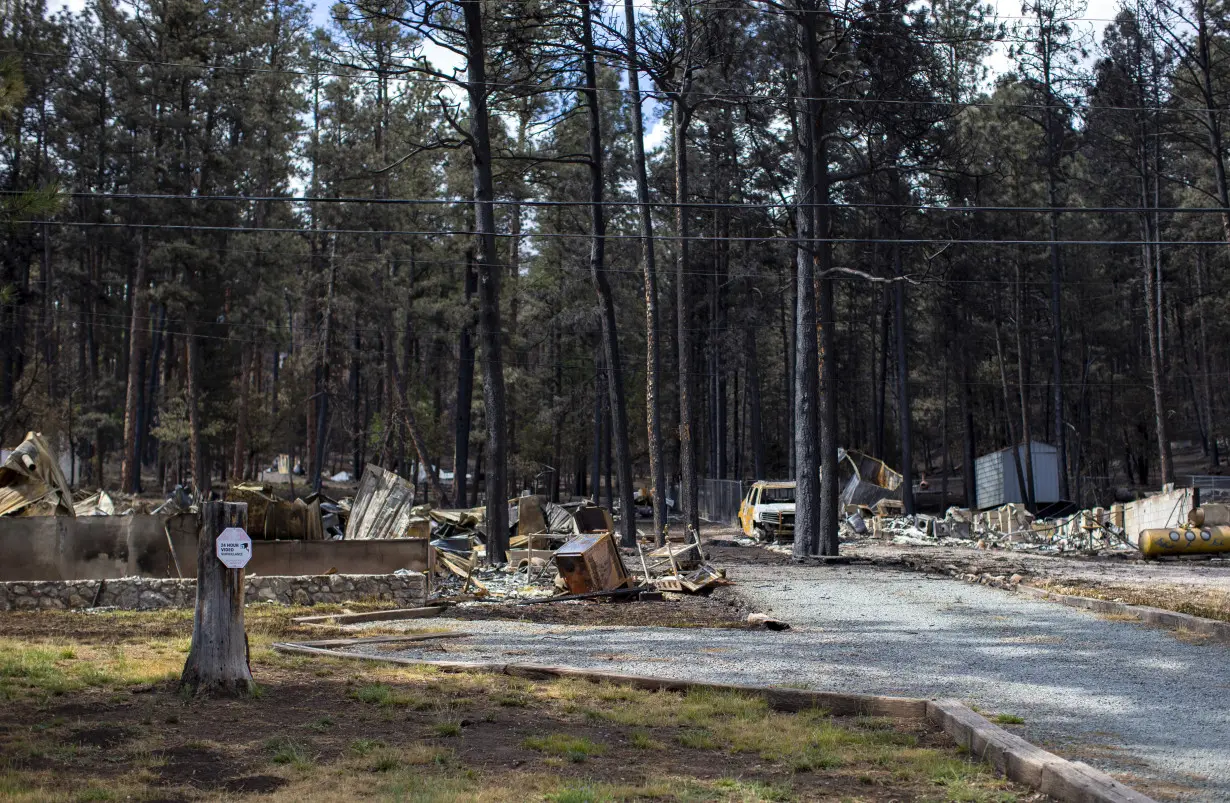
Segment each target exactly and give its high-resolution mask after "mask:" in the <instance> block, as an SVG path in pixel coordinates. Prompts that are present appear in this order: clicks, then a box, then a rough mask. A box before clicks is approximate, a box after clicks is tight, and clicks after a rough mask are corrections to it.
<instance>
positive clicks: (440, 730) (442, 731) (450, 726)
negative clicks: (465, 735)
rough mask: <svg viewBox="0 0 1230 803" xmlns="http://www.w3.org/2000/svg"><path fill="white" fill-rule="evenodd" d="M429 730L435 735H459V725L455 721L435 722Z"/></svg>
mask: <svg viewBox="0 0 1230 803" xmlns="http://www.w3.org/2000/svg"><path fill="white" fill-rule="evenodd" d="M431 730H432V732H433V733H435V734H436V735H437V736H444V737H449V738H451V737H456V736H460V735H461V725H460V724H459V723H456V722H437V723H436V724H435V725H433V726H432V728H431Z"/></svg>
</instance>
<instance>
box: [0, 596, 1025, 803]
mask: <svg viewBox="0 0 1230 803" xmlns="http://www.w3.org/2000/svg"><path fill="white" fill-rule="evenodd" d="M305 612H306V611H305V610H302V609H300V610H297V611H296V610H294V609H279V610H277V611H261V610H256V611H254V612H253V613H251V614H250V615H249V627H248V631H249V636H250V638H251V640H252V645H253V646H252V671H253V675H254V677H255V678H256V680H257V682H258V683H259V694H258V695H256V696H255V697H254V698H252V699H247V700H226V699H224V700H208V699H193V698H190V697H185V696H183V695H181V694H180V693H178V691H177V689H176V682H175V678H176V677H177V675H178V672H179V670H180V669H181V668H182V665H183V661H184V657H185V652H186V650H187V647H188V636H189V633H190V628H191V620H190V617H189V616H185V615H184V613H186V612H173V613H165V612H159V613H148V614H132V613H129V614H121V613H99V614H92V615H87V614H80V613H51V612H48V613H22V614H15V613H0V633H2V634H3V636H2V637H0V699H3V700H4V701H5V702H4V705H3V706H2V707H0V799H4V800H14V801H44V800H74V801H76V800H113V799H115V800H118V799H131V800H144V801H195V800H237V799H248V798H255V797H258V796H259V797H260V798H261V799H268V800H275V801H281V800H285V801H295V803H305V801H313V800H340V799H398V800H415V801H460V800H467V801H468V800H492V801H495V800H509V799H526V800H552V801H561V802H564V801H599V800H740V801H757V800H866V801H889V800H895V801H922V800H962V801H1010V800H1034V799H1038V798H1037V796H1036V795H1034V794H1033V793H1031V792H1029V791H1028V790H1025V789H1022V788H1021V787H1018V786H1015V785H1012V784H1009V783H1007V782H1005V781H1003V780H1002V779H997V778H995V777H994V776H993V775H992V774H991V773H990V771H989V769H988V768H987V767H986V766H985V765H980V764H975V763H971V762H970V761H968V760H967V759H966V758H964V757H963V756H962V755H961V754H960V753H959V751H958V750H957V749H956V748H955V746H954V745H953V744H952V743H951V741H950V740H949V739H948V738H947V737H946V736H945V735H944V734H942V732H939V731H937V730H935V729H933V728H932V727H931V726H929V725H927V724H926V723H924V722H920V721H904V720H888V719H881V718H833V717H828V716H826V715H824V714H823V712H813V713H804V714H799V715H789V714H779V713H775V712H772V711H769V710H768V709H767V708H766V707H765V706H764V704H763V702H762V701H760V700H758V699H753V698H748V697H743V696H740V695H730V694H719V693H694V694H689V695H680V694H675V693H671V692H658V693H653V692H643V691H637V690H631V689H626V688H620V687H613V686H605V685H602V686H600V685H594V684H590V683H587V682H585V681H579V680H565V681H554V682H541V683H536V682H530V681H526V680H522V679H517V678H510V677H507V676H503V675H479V674H456V675H454V674H442V673H439V672H434V671H431V670H428V669H418V668H401V667H391V666H387V665H378V664H376V665H373V664H367V663H361V662H357V661H341V660H337V659H328V658H325V659H320V658H315V657H307V656H286V655H282V654H280V653H276V652H274V651H272V650H271V649H269V644H270V642H271V640H273V639H275V638H279V639H282V638H305V637H319V636H320V632H321V631H320V630H319V629H316V628H313V629H311V630H308V629H305V628H299V627H296V626H294V625H293V624H291V623H290V616H292V615H295V614H303V613H305Z"/></svg>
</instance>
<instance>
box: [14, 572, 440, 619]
mask: <svg viewBox="0 0 1230 803" xmlns="http://www.w3.org/2000/svg"><path fill="white" fill-rule="evenodd" d="M245 580H246V589H245V594H244V599H245V601H246V602H248V603H253V602H273V603H279V604H282V605H319V604H326V603H342V602H354V601H357V600H373V601H380V602H391V603H394V604H396V605H398V606H400V607H416V606H420V605H423V604H425V603H426V601H427V577H426V575H424V574H422V573H421V572H408V573H405V574H329V575H318V576H297V577H279V576H273V575H269V576H259V575H257V576H249V577H247V578H245ZM194 604H196V580H195V579H192V580H180V579H170V578H152V577H123V578H119V579H111V580H39V581H30V582H25V581H10V582H3V583H0V611H46V610H73V609H80V608H99V607H115V608H122V609H124V610H134V611H152V610H161V609H165V608H191V607H192V606H193V605H194Z"/></svg>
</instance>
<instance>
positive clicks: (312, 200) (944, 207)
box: [0, 189, 1230, 215]
mask: <svg viewBox="0 0 1230 803" xmlns="http://www.w3.org/2000/svg"><path fill="white" fill-rule="evenodd" d="M24 192H25V191H24V190H8V189H0V195H10V196H14V195H21V194H23V193H24ZM61 196H62V197H66V198H73V199H74V200H92V199H96V198H102V199H107V200H116V201H187V202H201V203H290V204H371V205H373V206H473V205H474V204H475V203H478V202H477V201H475V200H474V199H473V198H376V197H370V196H360V197H330V196H307V195H183V194H175V193H159V192H79V191H69V192H64V193H61ZM491 203H492V204H494V205H495V206H524V207H545V208H556V207H573V206H575V207H589V206H593V205H594V202H593V201H585V200H580V201H543V200H532V199H526V200H518V199H513V198H501V199H497V200H493V201H491ZM598 205H600V206H604V207H616V208H623V207H639V206H642V204H641V202H640V201H636V200H627V201H623V200H604V201H601V202H599V204H598ZM648 206H652V207H655V208H661V209H678V208H681V207H682V208H684V209H698V210H703V209H790V210H794V209H798V208H799V207H800V206H803V204H797V203H790V202H787V201H781V202H772V201H769V202H746V203H737V202H736V203H731V202H715V201H688V202H686V203H680V202H678V201H650V202H649V204H648ZM815 206H828V207H836V208H838V209H889V210H894V209H896V210H905V211H918V212H943V213H954V214H959V213H971V212H980V213H984V212H985V213H1000V212H1003V213H1008V214H1016V213H1038V214H1043V213H1045V214H1051V213H1056V212H1058V213H1060V214H1099V215H1103V214H1115V213H1119V212H1124V213H1132V214H1138V213H1142V212H1162V213H1166V214H1188V213H1191V214H1218V215H1225V214H1230V208H1224V207H1220V206H1157V207H1154V206H1056V207H1050V206H998V205H995V206H960V205H957V204H925V203H912V204H890V203H878V202H874V201H848V202H847V201H840V200H835V201H832V202H831V203H828V204H815Z"/></svg>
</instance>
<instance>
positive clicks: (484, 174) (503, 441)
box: [459, 0, 508, 565]
mask: <svg viewBox="0 0 1230 803" xmlns="http://www.w3.org/2000/svg"><path fill="white" fill-rule="evenodd" d="M459 2H460V5H461V8H462V12H463V15H464V18H465V32H466V34H465V38H466V56H467V59H466V61H467V71H468V76H467V78H468V81H467V84H466V90H467V94H468V95H469V100H470V151H471V155H472V157H473V160H474V207H475V222H476V231H477V235H478V251H477V268H478V331H479V342H480V343H481V345H482V349H483V401H484V403H485V406H486V411H487V415H486V420H487V445H486V448H487V530H488V532H487V561H488V563H490V564H492V565H497V564H502V563H504V562H505V561H506V560H507V552H508V480H507V478H508V453H507V444H508V432H507V425H508V415H507V409H506V407H505V399H504V360H503V357H502V356H501V353H502V344H501V342H500V340H501V336H502V335H501V331H500V268H499V265H498V262H499V257H498V255H497V253H496V247H495V203H494V202H495V186H494V178H493V176H492V163H491V133H490V119H489V114H488V110H487V94H488V85H487V49H486V42H485V41H484V38H483V5H482V0H459Z"/></svg>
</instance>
